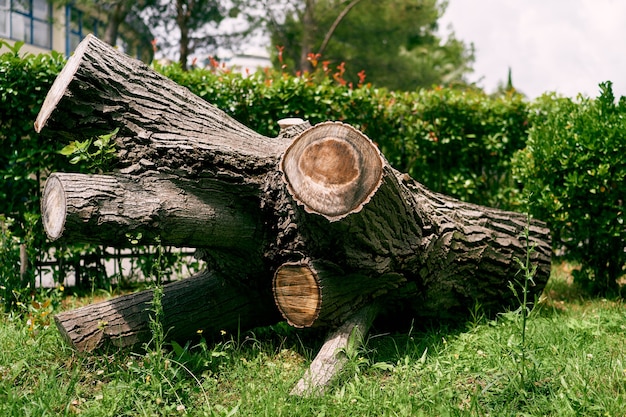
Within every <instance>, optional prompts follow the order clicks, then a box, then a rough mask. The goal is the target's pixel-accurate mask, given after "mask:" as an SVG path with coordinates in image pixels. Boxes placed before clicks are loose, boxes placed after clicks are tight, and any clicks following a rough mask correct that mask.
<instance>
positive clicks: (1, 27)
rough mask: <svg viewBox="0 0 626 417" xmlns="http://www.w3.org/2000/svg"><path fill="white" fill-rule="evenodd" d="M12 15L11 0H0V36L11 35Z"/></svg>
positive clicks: (6, 36)
mask: <svg viewBox="0 0 626 417" xmlns="http://www.w3.org/2000/svg"><path fill="white" fill-rule="evenodd" d="M10 15H11V2H10V0H0V37H3V38H8V37H9V29H10V26H9V16H10Z"/></svg>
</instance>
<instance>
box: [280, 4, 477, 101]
mask: <svg viewBox="0 0 626 417" xmlns="http://www.w3.org/2000/svg"><path fill="white" fill-rule="evenodd" d="M446 5H447V3H446V2H443V3H441V2H439V1H438V0H379V1H373V0H356V1H355V0H352V1H337V0H302V1H299V2H296V3H292V7H291V8H286V11H284V12H283V13H282V15H277V14H274V15H272V16H271V18H270V20H269V25H268V30H269V32H270V37H271V42H272V44H274V45H280V46H283V47H284V50H283V57H282V58H283V62H284V63H286V64H287V65H288V66H292V67H293V68H294V69H295V70H296V71H302V70H307V69H309V68H308V66H307V65H308V63H307V60H306V57H307V56H309V54H317V53H319V52H320V50H322V53H323V57H322V59H324V60H329V61H331V62H332V63H333V64H339V63H341V62H345V63H346V65H347V66H348V67H349V68H352V69H353V70H354V71H351V73H352V74H353V75H350V74H347V75H346V77H345V78H346V79H347V80H348V81H353V82H355V83H357V82H358V81H359V80H358V78H357V75H356V73H357V72H358V71H359V70H362V69H363V70H365V71H366V73H367V76H368V80H369V81H371V82H373V83H374V84H376V85H378V86H385V87H388V88H390V89H402V90H411V89H415V88H417V87H428V86H431V85H433V84H439V83H445V84H450V83H456V82H461V83H463V82H464V76H465V75H467V74H469V73H470V72H471V71H472V69H471V64H472V63H473V62H474V49H473V46H472V45H469V46H468V45H466V44H465V43H463V42H462V41H460V40H458V39H456V38H455V37H454V35H453V34H450V35H449V36H448V38H447V39H442V38H441V37H440V36H439V35H438V33H437V30H438V25H437V21H438V19H439V18H440V17H441V16H442V15H443V12H444V11H445V7H446ZM338 18H340V19H338ZM351 77H352V79H351Z"/></svg>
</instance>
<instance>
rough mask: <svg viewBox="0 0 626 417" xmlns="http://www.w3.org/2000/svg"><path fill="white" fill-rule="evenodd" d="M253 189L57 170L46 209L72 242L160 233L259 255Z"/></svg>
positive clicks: (53, 229)
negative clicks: (60, 171) (247, 197)
mask: <svg viewBox="0 0 626 417" xmlns="http://www.w3.org/2000/svg"><path fill="white" fill-rule="evenodd" d="M249 188H250V189H247V188H246V187H244V186H238V187H229V185H228V184H224V183H220V182H219V181H215V180H210V179H205V180H204V181H202V182H198V181H189V180H187V181H186V180H184V179H178V180H176V181H175V182H174V181H171V180H169V179H167V178H164V177H163V176H156V175H155V176H145V177H142V178H136V179H133V178H129V177H127V176H124V175H120V174H117V175H86V174H69V173H54V174H52V175H50V177H49V178H48V180H47V181H46V185H45V187H44V190H43V196H42V199H41V212H42V219H43V225H44V229H45V231H46V233H47V235H48V237H49V238H50V239H51V240H56V239H59V238H61V237H62V236H65V235H67V236H66V239H71V240H72V241H74V242H81V243H97V244H105V245H110V246H117V247H120V246H122V247H123V246H128V245H129V244H130V240H129V237H132V236H137V235H139V234H141V236H142V239H141V241H142V243H144V244H145V243H155V242H156V238H159V241H160V243H161V244H164V245H175V246H186V247H211V248H221V249H230V250H236V251H237V252H238V253H241V254H250V253H253V252H254V253H259V252H260V249H259V248H261V246H262V242H261V240H262V235H263V232H262V225H263V222H262V221H261V219H260V213H259V210H258V207H257V205H256V204H255V201H254V200H253V199H252V197H253V196H254V195H255V192H256V190H255V189H254V188H253V187H249ZM245 196H249V197H250V198H249V199H246V198H242V197H245ZM248 200H251V201H252V202H249V201H248ZM246 256H249V255H246Z"/></svg>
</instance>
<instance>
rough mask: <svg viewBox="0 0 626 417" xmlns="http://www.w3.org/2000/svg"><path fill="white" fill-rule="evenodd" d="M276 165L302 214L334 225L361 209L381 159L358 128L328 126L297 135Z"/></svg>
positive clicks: (376, 179) (374, 185) (377, 178)
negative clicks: (334, 222)
mask: <svg viewBox="0 0 626 417" xmlns="http://www.w3.org/2000/svg"><path fill="white" fill-rule="evenodd" d="M280 167H281V170H282V171H283V172H284V173H285V180H286V181H287V187H288V188H289V191H290V193H291V195H292V196H293V198H294V199H295V200H296V201H297V202H298V203H300V204H301V205H302V206H303V207H304V209H305V210H306V211H308V212H310V213H316V214H321V215H323V216H325V217H326V218H327V219H328V220H330V221H337V220H340V219H341V218H343V217H345V216H347V215H348V214H351V213H354V212H357V211H359V210H361V208H362V207H363V206H364V205H365V204H367V202H368V201H369V199H370V197H371V196H372V195H373V194H374V193H375V192H376V189H377V188H378V186H379V185H380V181H381V177H382V168H383V159H382V156H381V154H380V152H379V151H378V149H377V148H376V146H375V145H374V144H373V143H372V141H370V140H369V138H367V137H366V136H365V135H363V134H362V133H361V132H359V131H358V130H356V129H354V128H352V127H351V126H349V125H346V124H343V123H333V122H327V123H320V124H318V125H316V126H313V127H311V128H309V129H307V130H306V131H304V132H302V133H301V134H300V135H299V136H298V138H297V140H294V141H293V142H292V144H291V145H290V146H289V148H288V149H287V150H286V151H285V153H284V155H283V157H282V158H281V161H280Z"/></svg>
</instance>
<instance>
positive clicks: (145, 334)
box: [54, 271, 278, 352]
mask: <svg viewBox="0 0 626 417" xmlns="http://www.w3.org/2000/svg"><path fill="white" fill-rule="evenodd" d="M153 296H154V294H153V290H145V291H141V292H139V293H135V294H128V295H123V296H121V297H117V298H114V299H111V300H108V301H103V302H100V303H96V304H91V305H87V306H84V307H81V308H78V309H75V310H71V311H66V312H62V313H59V314H57V315H56V316H55V317H54V320H55V323H56V325H57V328H58V329H59V332H60V333H61V335H62V336H63V338H64V339H65V340H66V341H67V342H68V343H69V344H70V345H71V346H73V347H74V348H76V349H77V350H79V351H82V352H91V351H93V350H101V349H106V348H107V347H111V346H112V347H118V348H119V347H135V346H138V345H141V344H143V343H147V342H149V341H150V339H151V338H152V331H151V329H150V321H151V320H152V319H154V313H155V306H154V305H153V304H152V301H153ZM161 306H162V322H161V325H162V326H163V329H164V331H165V332H166V337H167V339H168V340H182V341H185V340H189V339H191V338H194V337H198V335H199V334H202V335H203V336H205V337H207V338H209V339H210V338H216V337H217V336H219V335H220V333H221V332H227V333H229V334H231V335H232V334H236V333H237V332H238V331H239V330H240V329H242V328H244V329H250V328H253V327H257V326H263V325H269V324H272V323H275V322H276V320H277V319H278V316H277V312H276V310H275V309H274V308H273V305H272V299H271V294H270V293H269V292H265V293H262V292H255V291H251V290H250V289H249V288H246V287H245V286H243V285H241V284H240V283H238V282H236V281H233V280H230V279H227V278H224V277H222V276H219V275H218V274H215V273H212V272H208V271H204V272H200V273H198V274H196V275H194V276H193V277H190V278H187V279H183V280H180V281H175V282H172V283H170V284H166V285H164V286H163V295H162V299H161Z"/></svg>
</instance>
